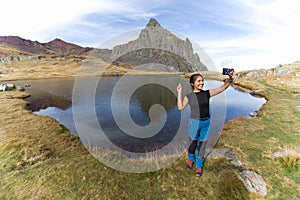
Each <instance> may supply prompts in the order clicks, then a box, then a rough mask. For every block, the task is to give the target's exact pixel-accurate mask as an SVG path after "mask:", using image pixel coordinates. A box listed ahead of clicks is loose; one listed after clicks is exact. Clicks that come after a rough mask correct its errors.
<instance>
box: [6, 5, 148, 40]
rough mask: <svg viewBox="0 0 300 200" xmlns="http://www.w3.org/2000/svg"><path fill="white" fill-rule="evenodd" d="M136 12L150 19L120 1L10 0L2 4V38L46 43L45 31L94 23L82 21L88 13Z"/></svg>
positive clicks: (145, 14)
mask: <svg viewBox="0 0 300 200" xmlns="http://www.w3.org/2000/svg"><path fill="white" fill-rule="evenodd" d="M91 13H101V14H103V15H105V14H107V15H110V14H112V13H119V14H120V13H121V14H122V13H123V14H125V13H135V15H132V16H133V17H141V16H144V17H146V16H148V15H147V13H145V12H141V11H136V10H135V9H134V8H133V7H132V6H130V5H129V3H127V2H126V1H116V0H111V1H107V0H51V1H39V0H26V1H20V0H6V1H5V2H3V3H1V12H0V24H1V29H0V35H18V36H21V37H25V38H28V39H34V40H44V39H45V38H44V37H45V36H44V34H45V32H47V31H49V30H50V31H51V30H55V29H62V27H64V26H67V25H70V24H75V23H77V24H80V23H81V24H84V25H89V26H93V25H94V24H93V23H90V22H88V21H83V20H82V19H81V18H82V17H83V16H85V15H87V14H91Z"/></svg>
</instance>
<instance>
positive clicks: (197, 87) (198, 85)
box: [193, 76, 204, 90]
mask: <svg viewBox="0 0 300 200" xmlns="http://www.w3.org/2000/svg"><path fill="white" fill-rule="evenodd" d="M203 85H204V80H203V78H202V77H201V76H198V77H197V79H196V80H195V81H194V84H193V87H194V90H202V88H203Z"/></svg>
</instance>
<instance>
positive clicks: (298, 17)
mask: <svg viewBox="0 0 300 200" xmlns="http://www.w3.org/2000/svg"><path fill="white" fill-rule="evenodd" d="M1 7H2V9H1V12H0V24H1V29H0V35H2V36H4V35H5V36H6V35H17V36H20V37H23V38H25V39H30V40H34V41H35V40H37V41H39V42H48V41H50V40H53V39H54V38H61V39H63V40H65V41H67V42H71V43H76V44H78V45H81V46H92V47H98V46H99V45H101V44H102V43H103V42H104V41H106V40H108V39H109V38H111V37H113V36H116V35H119V34H122V33H124V32H127V31H131V30H136V29H142V28H144V27H145V25H146V24H147V22H148V21H149V19H150V18H155V19H157V20H158V21H159V23H160V24H161V25H162V26H163V27H164V28H166V29H168V30H169V31H171V32H172V31H173V32H178V33H181V34H182V35H184V36H186V37H188V38H190V39H191V40H193V41H195V42H196V43H197V44H198V45H199V46H200V47H202V48H203V49H204V51H205V52H206V53H207V54H208V55H209V57H210V58H211V59H212V61H213V62H214V64H215V65H216V67H217V69H218V70H220V69H221V68H222V67H234V68H235V69H237V70H238V71H240V70H246V69H257V68H271V67H276V66H277V65H279V64H285V63H292V62H294V61H298V60H300V54H299V52H300V40H299V39H298V38H299V35H300V28H298V26H299V22H300V1H299V0H260V1H259V0H223V1H217V0H210V1H207V0H185V1H180V0H176V1H175V0H164V1H161V0H147V1H146V0H51V1H50V0H44V1H42V0H40V1H38V0H26V1H21V0H5V1H3V2H1Z"/></svg>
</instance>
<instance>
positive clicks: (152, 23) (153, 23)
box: [146, 18, 161, 28]
mask: <svg viewBox="0 0 300 200" xmlns="http://www.w3.org/2000/svg"><path fill="white" fill-rule="evenodd" d="M146 27H148V28H151V27H152V28H155V27H161V25H160V24H159V23H158V21H157V20H156V19H154V18H151V19H150V20H149V22H148V24H147V25H146Z"/></svg>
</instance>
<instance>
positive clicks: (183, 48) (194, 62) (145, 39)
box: [0, 19, 207, 72]
mask: <svg viewBox="0 0 300 200" xmlns="http://www.w3.org/2000/svg"><path fill="white" fill-rule="evenodd" d="M87 57H90V58H100V59H101V60H102V61H104V62H106V63H112V65H114V66H117V67H118V68H119V69H121V68H122V69H125V70H128V69H130V68H133V67H135V66H142V68H141V70H148V71H149V70H150V71H160V70H161V68H157V67H156V64H161V65H162V66H166V67H165V68H167V71H168V70H170V71H178V72H193V71H198V70H201V71H206V70H207V67H206V66H205V65H204V64H203V63H202V62H201V61H200V58H199V56H198V54H197V53H194V51H193V47H192V44H191V42H190V40H189V39H188V38H186V39H185V40H182V39H180V38H178V37H177V36H175V35H174V34H172V33H171V32H170V31H168V30H166V29H164V28H163V27H162V26H161V25H160V24H159V23H158V22H157V21H156V20H155V19H150V21H149V23H148V24H147V25H146V27H145V28H144V29H143V30H142V31H141V32H140V35H139V37H138V39H136V40H134V41H130V42H128V43H127V44H120V45H117V46H115V47H113V49H112V50H110V49H98V48H91V47H81V46H79V45H76V44H72V43H68V42H65V41H63V40H61V39H58V38H56V39H54V40H52V41H50V42H47V43H40V42H38V41H31V40H27V39H23V38H21V37H19V36H0V64H1V63H5V64H8V63H10V64H11V63H16V62H18V61H27V62H31V61H34V62H35V61H36V60H41V59H44V61H45V62H46V61H51V59H54V60H55V59H58V58H63V59H62V60H61V61H63V60H67V59H69V60H70V59H73V60H74V62H76V65H77V64H80V63H81V62H82V61H83V60H85V59H86V58H87ZM70 62H71V60H70ZM72 62H73V61H72ZM147 63H154V65H153V66H150V67H149V66H144V64H147ZM61 64H62V65H63V64H64V63H63V62H62V63H61ZM14 65H15V67H16V66H17V65H18V64H14ZM22 65H23V66H24V63H22ZM26 65H28V66H30V65H31V64H30V63H27V64H26ZM161 65H160V66H161ZM23 66H20V67H23ZM157 66H158V65H157ZM5 71H7V70H5ZM162 71H163V70H162Z"/></svg>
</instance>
